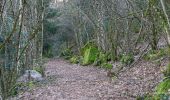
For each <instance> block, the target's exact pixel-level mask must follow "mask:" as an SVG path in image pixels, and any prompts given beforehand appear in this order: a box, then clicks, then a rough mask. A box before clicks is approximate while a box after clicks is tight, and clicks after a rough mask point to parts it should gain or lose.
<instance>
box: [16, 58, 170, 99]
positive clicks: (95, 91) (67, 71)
mask: <svg viewBox="0 0 170 100" xmlns="http://www.w3.org/2000/svg"><path fill="white" fill-rule="evenodd" d="M166 63H167V61H166V60H164V61H162V65H161V66H163V65H164V64H166ZM45 66H46V72H45V73H46V78H47V80H48V82H47V83H46V84H43V85H42V84H41V85H39V86H36V87H35V88H33V89H31V90H29V91H27V92H24V93H23V94H21V95H19V96H18V97H17V98H18V99H20V100H136V96H138V95H143V94H145V93H147V92H151V91H153V90H154V88H155V86H156V84H158V82H159V81H161V79H162V75H161V72H160V67H159V66H157V65H156V64H154V63H152V62H148V61H143V60H141V61H139V62H138V63H137V64H136V65H135V67H133V68H131V69H129V70H128V71H126V72H122V73H120V75H119V78H117V79H112V81H111V80H110V78H109V77H107V71H106V70H104V69H101V68H97V67H93V66H81V65H77V64H70V63H69V62H67V61H65V60H62V59H52V60H50V61H49V62H47V63H46V64H45Z"/></svg>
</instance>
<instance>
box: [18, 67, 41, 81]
mask: <svg viewBox="0 0 170 100" xmlns="http://www.w3.org/2000/svg"><path fill="white" fill-rule="evenodd" d="M30 80H32V81H42V80H43V77H42V75H41V74H40V73H39V72H37V71H36V70H26V71H25V73H24V74H23V75H22V76H21V77H20V78H19V79H18V80H17V81H18V82H28V81H30Z"/></svg>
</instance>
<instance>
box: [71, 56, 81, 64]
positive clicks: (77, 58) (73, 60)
mask: <svg viewBox="0 0 170 100" xmlns="http://www.w3.org/2000/svg"><path fill="white" fill-rule="evenodd" d="M70 63H74V64H78V63H79V57H78V56H73V57H71V59H70Z"/></svg>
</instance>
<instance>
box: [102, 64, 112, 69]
mask: <svg viewBox="0 0 170 100" xmlns="http://www.w3.org/2000/svg"><path fill="white" fill-rule="evenodd" d="M102 67H103V68H105V69H107V70H111V69H112V68H113V65H112V64H109V63H103V64H102Z"/></svg>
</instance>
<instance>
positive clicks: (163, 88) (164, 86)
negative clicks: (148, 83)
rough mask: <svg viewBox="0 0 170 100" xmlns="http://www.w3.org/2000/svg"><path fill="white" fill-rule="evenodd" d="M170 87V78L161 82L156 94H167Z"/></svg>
mask: <svg viewBox="0 0 170 100" xmlns="http://www.w3.org/2000/svg"><path fill="white" fill-rule="evenodd" d="M169 89H170V79H166V80H164V81H163V82H161V83H159V84H158V86H157V87H156V94H157V95H160V94H167V93H168V90H169Z"/></svg>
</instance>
